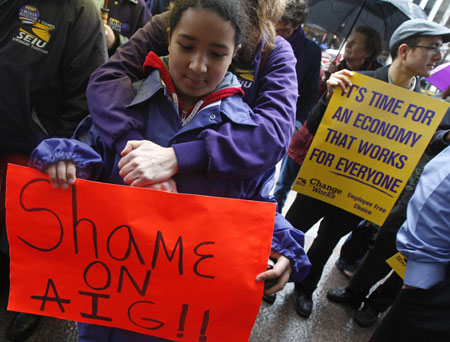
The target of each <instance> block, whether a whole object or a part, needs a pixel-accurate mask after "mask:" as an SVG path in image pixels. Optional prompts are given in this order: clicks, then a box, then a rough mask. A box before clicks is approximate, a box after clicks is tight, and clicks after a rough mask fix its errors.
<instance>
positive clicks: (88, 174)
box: [30, 138, 103, 179]
mask: <svg viewBox="0 0 450 342" xmlns="http://www.w3.org/2000/svg"><path fill="white" fill-rule="evenodd" d="M63 160H71V161H73V162H74V163H75V165H76V167H77V177H78V178H82V179H97V178H98V177H99V175H100V173H101V171H102V168H103V161H102V157H101V156H100V155H99V154H98V153H97V152H96V151H95V150H94V149H93V148H92V147H90V146H89V145H87V144H85V143H83V142H81V141H78V140H75V139H64V138H53V139H46V140H44V141H42V142H41V143H40V144H39V145H38V146H37V147H36V148H35V149H34V150H33V152H32V154H31V157H30V166H31V167H34V168H36V169H39V170H41V171H42V172H46V170H47V168H48V166H49V165H51V164H54V163H57V162H59V161H63Z"/></svg>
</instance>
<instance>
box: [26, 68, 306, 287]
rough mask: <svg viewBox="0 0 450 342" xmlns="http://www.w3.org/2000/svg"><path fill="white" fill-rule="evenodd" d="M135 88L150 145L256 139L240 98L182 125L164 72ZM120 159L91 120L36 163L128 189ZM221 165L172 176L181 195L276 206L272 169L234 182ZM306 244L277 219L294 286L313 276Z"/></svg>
mask: <svg viewBox="0 0 450 342" xmlns="http://www.w3.org/2000/svg"><path fill="white" fill-rule="evenodd" d="M225 87H228V88H236V87H239V82H238V81H237V79H236V77H235V76H234V75H233V74H231V73H227V75H226V77H225V78H224V80H223V81H222V84H221V85H220V86H219V87H218V89H224V88H225ZM133 89H134V90H133V92H135V97H134V99H133V100H132V101H131V102H130V104H128V106H127V107H126V108H125V109H124V112H127V111H128V110H139V111H141V112H142V113H145V115H144V127H143V135H144V136H145V139H146V140H151V141H153V142H154V143H156V144H159V145H161V146H174V145H175V144H178V145H184V144H186V145H190V144H192V143H194V144H195V143H199V142H202V145H203V146H204V148H205V151H206V153H207V154H208V155H215V151H216V149H217V148H219V147H220V143H221V140H219V141H218V140H217V135H218V134H220V132H221V131H223V130H226V131H228V132H230V134H234V133H235V132H236V133H241V134H244V133H245V134H246V135H247V136H252V132H253V131H254V130H256V129H258V125H257V124H256V122H255V121H254V120H253V117H254V115H253V113H252V111H251V109H250V108H249V107H248V106H247V105H246V104H245V103H244V102H243V101H242V98H241V96H240V95H238V94H236V95H233V96H230V97H226V98H224V99H222V100H220V101H218V102H216V103H214V104H209V105H208V106H206V107H205V108H203V109H202V110H200V111H199V112H198V113H197V115H196V116H195V117H194V118H193V119H192V121H190V122H189V123H188V124H186V125H185V126H182V124H181V120H180V117H179V115H178V112H177V110H176V108H175V106H174V104H173V101H172V100H171V98H170V94H168V92H167V89H166V88H165V87H163V86H162V85H161V81H160V74H159V71H157V70H155V71H153V72H152V73H151V74H150V76H149V77H148V78H147V79H146V80H144V81H139V82H136V83H134V84H133ZM161 92H163V93H164V95H162V94H161ZM160 95H162V96H160ZM150 123H151V124H150ZM83 141H84V142H83ZM85 142H86V143H87V144H86V143H85ZM179 153H183V152H182V151H180V150H178V151H177V150H176V154H177V158H178V160H181V159H183V158H184V157H185V156H182V155H180V154H179ZM231 153H232V152H231ZM120 158H121V156H120V153H119V152H116V151H114V150H112V149H111V148H109V147H108V146H107V145H106V144H105V143H104V141H103V139H102V137H101V136H100V134H99V131H98V128H97V127H96V126H93V125H91V119H90V117H89V118H87V119H86V120H84V121H83V122H82V123H81V124H80V126H79V127H78V129H77V131H76V132H75V135H74V138H73V139H70V140H69V139H48V140H45V141H44V142H43V143H41V144H40V145H39V146H38V147H37V148H36V149H35V150H34V151H33V154H32V156H31V164H32V166H34V167H36V168H39V169H41V170H42V171H44V170H45V169H46V167H47V166H48V165H49V164H52V163H55V162H58V161H60V160H73V161H74V162H75V164H76V165H77V169H78V174H77V175H78V177H80V178H89V179H98V180H101V181H106V182H110V183H114V184H124V183H123V179H122V178H121V177H120V175H119V169H118V167H117V164H118V162H119V160H120ZM217 162H218V161H217V159H215V160H214V159H213V158H209V159H207V160H206V164H207V165H206V168H205V170H199V169H195V168H191V169H189V170H184V171H181V170H180V171H179V172H178V173H177V174H176V175H175V176H174V177H173V179H174V180H175V182H176V184H177V190H178V192H180V193H191V194H200V195H212V196H220V197H229V198H239V199H250V200H256V201H272V202H275V201H274V199H273V197H272V196H270V195H269V192H270V190H271V188H272V187H273V182H274V169H273V168H272V169H271V170H269V171H266V172H264V173H259V174H257V173H256V172H255V173H253V175H252V176H251V177H247V178H231V177H228V175H227V174H226V173H223V174H218V173H216V172H215V169H217V168H221V166H220V165H219V166H214V169H213V165H214V163H217ZM221 162H222V163H227V162H228V161H227V160H222V161H221ZM303 245H304V235H303V233H302V232H300V231H298V230H296V229H294V228H293V227H292V225H291V224H290V223H289V222H288V221H286V220H285V219H284V217H283V216H281V215H279V214H277V215H276V217H275V229H274V233H273V240H272V249H274V250H275V251H277V252H278V253H280V254H282V255H284V256H286V257H287V258H289V259H290V260H291V265H292V267H293V273H292V275H291V279H290V280H291V281H298V279H303V278H304V277H305V276H306V275H307V273H308V272H309V268H310V263H309V260H308V258H307V256H306V254H305V251H304V250H303Z"/></svg>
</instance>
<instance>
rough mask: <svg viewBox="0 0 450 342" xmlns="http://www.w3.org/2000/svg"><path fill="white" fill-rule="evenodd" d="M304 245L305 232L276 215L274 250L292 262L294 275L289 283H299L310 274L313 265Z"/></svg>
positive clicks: (273, 239)
mask: <svg viewBox="0 0 450 342" xmlns="http://www.w3.org/2000/svg"><path fill="white" fill-rule="evenodd" d="M304 245H305V235H304V234H303V232H301V231H300V230H298V229H295V228H294V227H292V225H291V224H290V223H289V222H288V221H287V220H286V219H285V218H284V217H283V216H282V215H281V214H279V213H276V216H275V227H274V230H273V238H272V249H273V250H275V251H277V252H278V253H280V254H282V255H284V256H285V257H286V258H288V259H289V260H290V261H291V266H292V274H291V277H290V279H289V281H293V282H299V281H301V280H303V279H305V278H306V276H307V275H308V273H309V270H310V268H311V263H310V262H309V259H308V256H307V255H306V252H305V250H304V249H303V246H304Z"/></svg>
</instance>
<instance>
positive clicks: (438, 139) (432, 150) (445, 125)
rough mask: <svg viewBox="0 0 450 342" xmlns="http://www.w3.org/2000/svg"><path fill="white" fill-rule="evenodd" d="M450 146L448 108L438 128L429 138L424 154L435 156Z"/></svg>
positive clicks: (449, 112) (449, 116) (449, 114)
mask: <svg viewBox="0 0 450 342" xmlns="http://www.w3.org/2000/svg"><path fill="white" fill-rule="evenodd" d="M449 145H450V107H449V108H448V109H447V112H446V113H445V115H444V118H443V119H442V121H441V123H440V124H439V128H438V129H437V131H436V132H435V133H434V135H433V137H432V138H431V141H430V143H429V144H428V147H427V149H426V153H427V154H429V155H430V156H435V155H436V154H438V153H439V152H441V151H442V150H443V149H444V148H446V147H447V146H449Z"/></svg>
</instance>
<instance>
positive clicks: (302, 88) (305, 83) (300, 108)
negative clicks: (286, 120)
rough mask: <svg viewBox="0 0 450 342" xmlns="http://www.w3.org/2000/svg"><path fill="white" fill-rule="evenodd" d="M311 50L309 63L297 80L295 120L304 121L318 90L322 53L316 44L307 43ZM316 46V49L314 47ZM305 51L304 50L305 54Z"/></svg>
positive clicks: (315, 99)
mask: <svg viewBox="0 0 450 342" xmlns="http://www.w3.org/2000/svg"><path fill="white" fill-rule="evenodd" d="M308 46H309V47H311V48H312V50H313V51H311V52H309V53H310V54H311V56H310V59H311V64H309V65H308V67H307V69H306V70H304V76H303V79H302V80H301V81H300V82H299V83H300V84H299V89H298V94H299V100H298V102H297V120H298V119H302V121H305V120H306V118H307V117H308V114H309V112H310V111H311V109H312V108H313V107H314V104H315V103H316V102H317V94H318V91H319V76H320V61H321V56H322V53H321V51H320V48H319V47H318V46H317V45H315V44H314V45H308ZM316 48H317V49H316ZM306 53H307V52H305V54H306Z"/></svg>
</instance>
